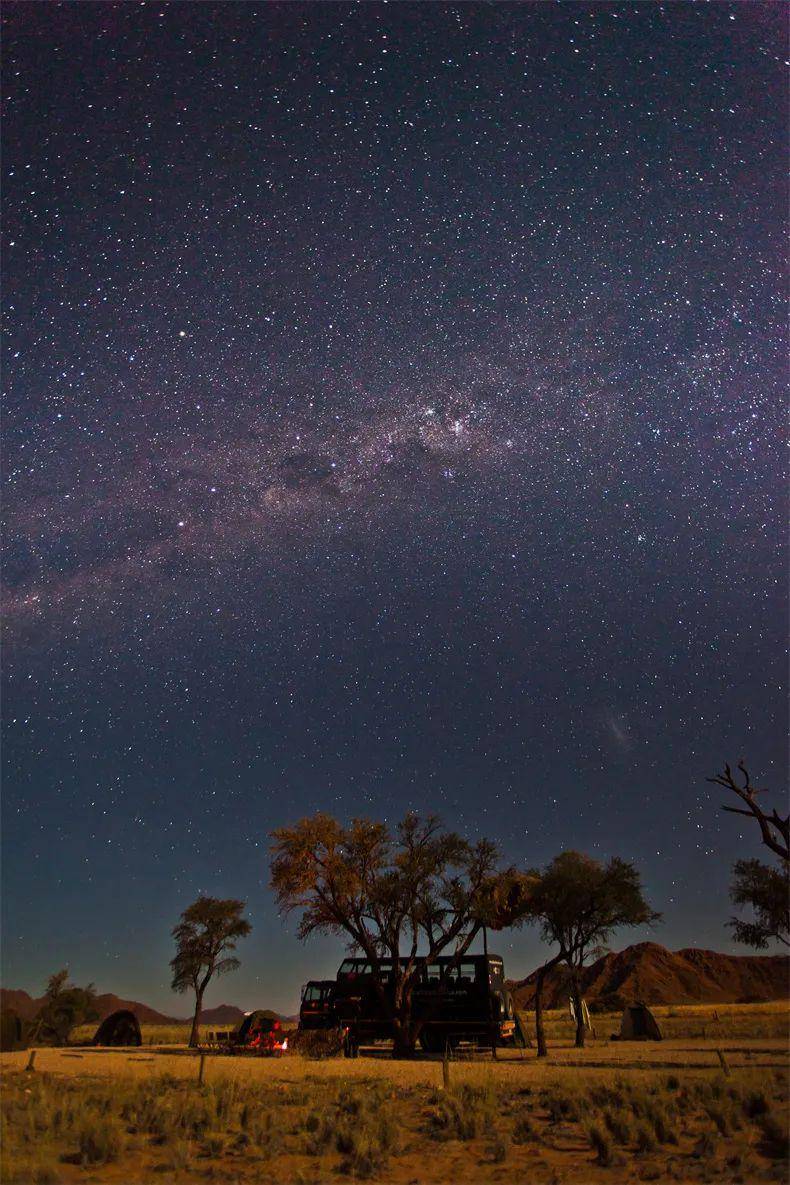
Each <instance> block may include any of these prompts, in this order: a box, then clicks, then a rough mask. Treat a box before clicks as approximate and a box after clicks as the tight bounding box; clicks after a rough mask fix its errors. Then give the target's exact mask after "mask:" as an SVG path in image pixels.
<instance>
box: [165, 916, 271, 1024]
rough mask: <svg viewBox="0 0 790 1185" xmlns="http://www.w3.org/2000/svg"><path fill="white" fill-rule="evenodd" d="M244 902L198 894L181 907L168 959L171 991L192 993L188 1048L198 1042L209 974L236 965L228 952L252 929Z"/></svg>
mask: <svg viewBox="0 0 790 1185" xmlns="http://www.w3.org/2000/svg"><path fill="white" fill-rule="evenodd" d="M245 904H246V903H245V902H244V901H237V900H235V899H234V898H230V899H229V900H227V901H222V900H219V899H218V898H216V897H198V899H197V901H193V903H192V904H191V905H190V906H189V908H188V909H185V910H184V912H183V913H182V914H181V921H180V922H179V923H178V925H177V926H175V927H174V929H173V937H174V938H175V940H176V954H175V958H173V959H171V961H170V966H171V967H172V969H173V982H172V987H173V991H175V992H187V991H190V990H192V991H193V992H194V993H195V1015H194V1017H193V1019H192V1032H191V1033H190V1036H189V1044H190V1046H191V1047H192V1048H194V1047H195V1046H196V1045H197V1043H198V1029H199V1025H200V1013H201V1010H202V1008H203V996H204V994H205V991H206V988H207V987H208V985H209V981H210V980H211V977H212V976H213V975H225V974H227V972H228V971H235V970H236V968H237V967H238V966H239V960H238V959H237V958H235V957H234V956H233V955H229V954H228V952H229V951H234V950H235V949H236V943H237V941H238V939H239V938H245V937H246V936H247V935H248V934H249V933H250V931H251V930H252V926H251V925H250V923H249V922H248V921H247V920H246V919H245V918H243V917H242V916H241V915H242V912H243V910H244V907H245Z"/></svg>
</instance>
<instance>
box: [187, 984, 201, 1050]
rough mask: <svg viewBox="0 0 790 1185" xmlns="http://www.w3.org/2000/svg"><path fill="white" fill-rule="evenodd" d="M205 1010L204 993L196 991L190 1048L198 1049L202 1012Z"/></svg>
mask: <svg viewBox="0 0 790 1185" xmlns="http://www.w3.org/2000/svg"><path fill="white" fill-rule="evenodd" d="M202 1011H203V993H202V992H195V1015H194V1016H193V1018H192V1032H191V1033H190V1034H189V1048H190V1049H197V1046H198V1037H199V1033H200V1014H201V1012H202Z"/></svg>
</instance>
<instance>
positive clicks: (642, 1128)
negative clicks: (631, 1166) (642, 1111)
mask: <svg viewBox="0 0 790 1185" xmlns="http://www.w3.org/2000/svg"><path fill="white" fill-rule="evenodd" d="M657 1147H658V1145H657V1143H656V1137H655V1133H654V1131H653V1129H652V1127H648V1126H647V1124H646V1123H640V1124H639V1126H638V1127H637V1129H636V1151H637V1153H638V1154H639V1155H640V1156H646V1155H647V1154H648V1153H650V1152H655V1150H656V1148H657Z"/></svg>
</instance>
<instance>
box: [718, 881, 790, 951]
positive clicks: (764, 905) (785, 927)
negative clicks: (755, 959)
mask: <svg viewBox="0 0 790 1185" xmlns="http://www.w3.org/2000/svg"><path fill="white" fill-rule="evenodd" d="M730 896H731V897H732V901H733V904H734V905H750V906H751V907H752V909H753V910H754V920H753V921H751V922H744V921H742V920H741V919H740V918H733V919H732V921H731V922H730V927H731V928H732V930H733V932H734V934H735V939H736V941H737V942H743V943H745V944H746V945H747V946H753V947H755V948H756V949H757V950H766V949H767V947H768V944H769V943H770V942H771V940H772V939H775V940H776V941H777V942H781V943H783V944H784V946H790V883H789V882H788V874H787V870H786V869H784V870H782V869H779V868H771V867H770V866H769V865H768V864H763V863H762V861H761V860H737V861H736V862H735V865H734V867H733V879H732V885H731V886H730Z"/></svg>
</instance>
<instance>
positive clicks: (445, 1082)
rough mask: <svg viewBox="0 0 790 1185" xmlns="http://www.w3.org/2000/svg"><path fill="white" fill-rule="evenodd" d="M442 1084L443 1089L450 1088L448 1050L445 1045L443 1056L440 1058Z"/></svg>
mask: <svg viewBox="0 0 790 1185" xmlns="http://www.w3.org/2000/svg"><path fill="white" fill-rule="evenodd" d="M442 1086H443V1087H444V1089H445V1090H449V1089H450V1052H449V1048H448V1046H447V1045H445V1047H444V1057H443V1058H442Z"/></svg>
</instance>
